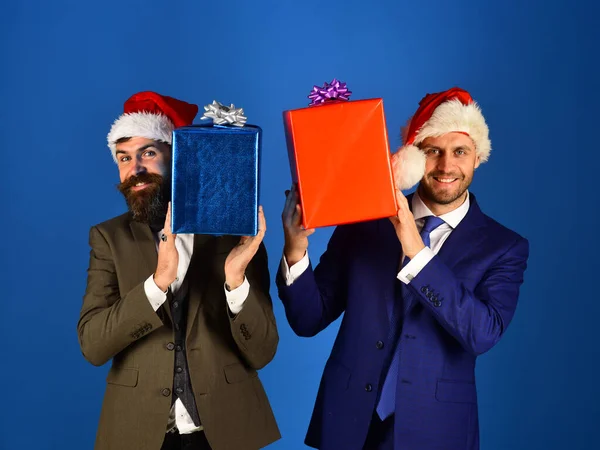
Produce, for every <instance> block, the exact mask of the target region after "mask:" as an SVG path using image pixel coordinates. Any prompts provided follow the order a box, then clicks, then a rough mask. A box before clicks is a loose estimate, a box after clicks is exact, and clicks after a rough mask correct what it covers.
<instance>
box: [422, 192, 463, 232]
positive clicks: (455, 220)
mask: <svg viewBox="0 0 600 450" xmlns="http://www.w3.org/2000/svg"><path fill="white" fill-rule="evenodd" d="M470 203H471V202H470V200H469V191H467V198H466V200H465V201H464V202H463V204H462V205H460V206H459V207H458V208H456V209H455V210H453V211H450V212H449V213H446V214H442V215H441V216H439V217H440V219H442V220H443V221H444V222H446V223H447V224H448V225H450V226H451V227H452V228H456V227H457V226H458V224H459V223H460V221H461V220H463V219H464V218H465V216H466V215H467V212H469V206H470ZM412 213H413V216H414V217H415V220H419V219H423V218H424V217H427V216H435V214H433V213H432V212H431V210H430V209H429V208H428V207H427V205H425V203H423V200H421V197H419V194H418V193H417V192H416V191H415V193H414V195H413V198H412Z"/></svg>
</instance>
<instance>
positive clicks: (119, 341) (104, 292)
mask: <svg viewBox="0 0 600 450" xmlns="http://www.w3.org/2000/svg"><path fill="white" fill-rule="evenodd" d="M89 244H90V247H91V251H90V263H89V268H88V277H87V286H86V290H85V295H84V297H83V306H82V308H81V313H80V317H79V322H78V324H77V331H78V335H79V345H80V346H81V351H82V353H83V356H84V357H85V358H86V359H87V360H88V361H89V362H91V363H92V364H94V365H96V366H100V365H102V364H105V363H106V362H107V361H108V360H110V359H111V358H112V357H113V356H115V355H116V354H117V353H119V352H120V351H121V350H123V349H124V348H126V347H127V346H128V345H129V344H131V343H132V342H135V341H137V340H138V339H140V338H142V337H143V336H145V335H147V334H148V333H150V332H152V331H153V330H155V329H157V328H159V327H161V326H162V325H163V322H162V321H161V319H160V317H159V316H158V315H157V313H156V312H154V310H153V309H152V306H151V305H150V302H149V301H148V298H147V297H146V294H145V292H144V283H143V282H142V283H140V284H138V285H137V286H135V287H134V288H133V289H132V290H131V291H129V292H127V293H125V294H124V295H121V293H120V292H119V285H118V281H117V274H116V270H115V263H114V261H113V258H112V253H111V249H110V246H109V244H108V242H107V240H106V238H105V237H104V236H103V235H102V233H101V231H100V230H99V229H98V228H97V227H92V228H91V230H90V240H89Z"/></svg>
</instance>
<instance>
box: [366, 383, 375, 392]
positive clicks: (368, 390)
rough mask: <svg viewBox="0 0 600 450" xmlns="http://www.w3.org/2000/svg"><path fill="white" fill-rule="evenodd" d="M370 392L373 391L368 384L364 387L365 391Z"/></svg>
mask: <svg viewBox="0 0 600 450" xmlns="http://www.w3.org/2000/svg"><path fill="white" fill-rule="evenodd" d="M372 390H373V386H371V384H370V383H369V384H367V385H366V386H365V391H367V392H371V391H372Z"/></svg>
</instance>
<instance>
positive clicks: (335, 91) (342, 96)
mask: <svg viewBox="0 0 600 450" xmlns="http://www.w3.org/2000/svg"><path fill="white" fill-rule="evenodd" d="M350 94H352V91H350V90H348V87H347V86H346V83H344V82H343V81H339V80H337V79H336V78H334V79H333V80H332V81H331V83H327V82H325V84H324V85H323V86H313V88H312V91H311V92H310V94H309V95H308V98H309V99H310V100H311V101H310V103H309V106H316V105H322V104H323V103H325V102H328V101H335V100H341V101H348V100H350Z"/></svg>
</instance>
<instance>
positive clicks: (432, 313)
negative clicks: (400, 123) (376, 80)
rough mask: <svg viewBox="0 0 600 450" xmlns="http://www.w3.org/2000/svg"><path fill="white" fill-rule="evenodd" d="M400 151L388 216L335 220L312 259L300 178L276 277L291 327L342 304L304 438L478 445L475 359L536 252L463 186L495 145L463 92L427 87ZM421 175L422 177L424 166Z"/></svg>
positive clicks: (368, 449)
mask: <svg viewBox="0 0 600 450" xmlns="http://www.w3.org/2000/svg"><path fill="white" fill-rule="evenodd" d="M403 140H404V144H405V145H404V146H403V147H402V148H401V149H400V150H399V151H398V152H397V153H396V154H395V155H394V156H393V167H394V177H395V179H396V182H397V184H398V185H399V186H400V187H401V188H408V187H411V186H412V185H414V184H415V183H416V182H418V181H419V180H420V183H419V186H418V188H417V191H416V193H415V194H413V195H411V196H409V197H408V199H407V198H405V197H404V196H403V195H402V193H401V191H400V189H397V193H396V195H397V200H398V212H397V215H396V216H394V217H391V218H390V219H389V220H388V219H384V220H377V221H372V222H364V223H357V224H351V225H343V226H339V227H337V228H336V230H335V231H334V233H333V236H332V237H331V240H330V241H329V244H328V247H327V250H326V252H325V253H324V254H323V256H322V257H321V260H320V262H319V264H318V265H317V266H316V268H315V269H314V271H313V269H312V265H311V263H310V260H309V257H308V251H307V249H308V236H309V235H310V234H312V233H313V232H314V230H304V229H302V227H301V214H302V209H301V207H300V205H299V204H298V195H297V192H296V190H295V189H294V187H292V190H291V192H290V193H289V194H288V195H287V199H286V204H285V207H284V211H283V214H282V220H283V226H284V233H285V246H284V257H283V258H282V261H281V269H280V271H279V273H278V276H277V285H278V288H279V296H280V298H281V300H282V301H283V304H284V306H285V310H286V315H287V318H288V320H289V322H290V325H291V327H292V328H293V329H294V331H295V332H296V333H297V334H298V335H300V336H313V335H315V334H317V333H319V332H320V331H321V330H323V329H324V328H326V327H327V326H328V325H329V324H330V323H331V322H333V321H334V320H336V319H337V318H338V317H339V316H340V315H341V314H342V313H344V317H343V319H342V322H341V325H340V329H339V332H338V335H337V338H336V341H335V344H334V346H333V349H332V351H331V356H330V357H329V360H328V361H327V364H326V366H325V370H324V372H323V377H322V379H321V385H320V388H319V393H318V395H317V400H316V404H315V408H314V411H313V416H312V420H311V422H310V426H309V430H308V433H307V436H306V444H307V445H309V446H311V447H315V448H319V449H322V450H339V449H344V450H375V449H377V450H391V449H397V450H400V449H410V450H432V449H444V450H467V449H468V450H476V449H478V448H479V430H478V413H477V391H476V386H475V362H476V359H477V356H478V355H480V354H482V353H484V352H486V351H488V350H489V349H491V348H492V347H493V346H494V345H495V344H496V343H497V342H498V341H499V339H500V338H501V337H502V335H503V334H504V333H505V331H506V328H507V327H508V324H509V323H510V321H511V319H512V317H513V315H514V313H515V309H516V306H517V299H518V296H519V289H520V286H521V284H522V282H523V274H524V271H525V269H526V264H527V259H528V255H529V244H528V241H527V240H526V239H524V238H523V237H521V236H519V235H518V234H516V233H515V232H513V231H511V230H509V229H507V228H505V227H503V226H502V225H500V224H499V223H497V222H496V221H494V220H493V219H491V218H490V217H488V216H486V215H485V214H483V212H482V211H481V209H480V208H479V205H478V203H477V201H476V199H475V196H474V195H473V194H472V193H470V192H469V190H468V188H469V186H470V184H471V181H472V179H473V174H474V172H475V170H476V169H477V168H478V167H479V165H480V164H481V163H483V162H485V161H487V160H488V158H489V154H490V150H491V145H490V140H489V138H488V127H487V124H486V122H485V120H484V117H483V115H482V113H481V111H480V109H479V107H478V105H477V104H476V103H475V102H474V101H473V99H472V98H471V96H470V95H469V93H468V92H466V91H464V90H462V89H459V88H453V89H450V90H448V91H445V92H441V93H437V94H431V95H427V96H426V97H425V98H424V99H423V100H422V101H421V103H420V106H419V109H418V110H417V112H416V113H415V115H414V116H413V117H412V119H411V121H410V122H409V124H408V126H407V127H406V129H405V133H404V136H403ZM415 174H416V177H415Z"/></svg>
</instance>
